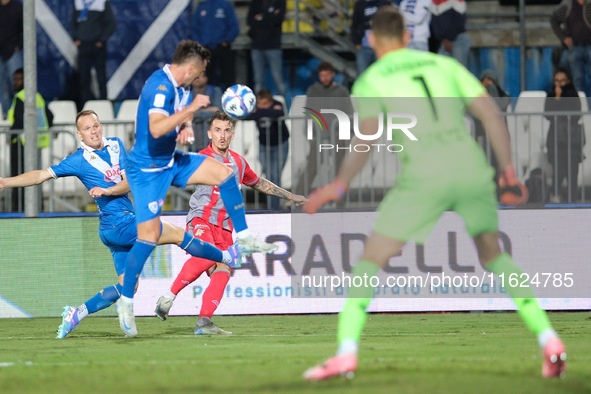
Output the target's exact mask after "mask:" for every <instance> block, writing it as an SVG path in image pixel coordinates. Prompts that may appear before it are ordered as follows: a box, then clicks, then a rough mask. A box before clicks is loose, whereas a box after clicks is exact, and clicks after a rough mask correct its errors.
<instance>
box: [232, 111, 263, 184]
mask: <svg viewBox="0 0 591 394" xmlns="http://www.w3.org/2000/svg"><path fill="white" fill-rule="evenodd" d="M234 130H235V132H236V135H235V136H234V140H232V145H231V149H232V150H233V151H236V152H237V153H239V154H240V155H241V156H243V157H244V158H245V159H246V161H247V162H248V164H249V165H250V168H252V169H253V171H254V172H256V173H257V174H259V175H261V172H262V168H261V164H260V163H259V139H258V135H259V130H258V128H257V124H256V122H255V121H254V120H239V121H238V122H236V127H235V128H234Z"/></svg>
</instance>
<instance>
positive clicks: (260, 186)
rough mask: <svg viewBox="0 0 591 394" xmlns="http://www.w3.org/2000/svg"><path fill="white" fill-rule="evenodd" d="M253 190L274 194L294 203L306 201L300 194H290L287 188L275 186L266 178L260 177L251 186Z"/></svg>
mask: <svg viewBox="0 0 591 394" xmlns="http://www.w3.org/2000/svg"><path fill="white" fill-rule="evenodd" d="M252 188H253V189H254V190H257V191H259V192H261V193H265V194H268V195H270V196H275V197H279V198H282V199H284V200H288V201H291V202H293V203H294V204H295V205H297V206H300V205H302V204H305V203H306V202H308V199H307V198H306V197H304V196H300V195H298V194H292V193H290V192H288V191H287V190H285V189H283V188H281V187H279V186H277V185H276V184H274V183H273V182H269V181H268V180H267V179H265V178H263V177H261V179H260V180H259V182H258V183H257V184H256V185H254V186H252Z"/></svg>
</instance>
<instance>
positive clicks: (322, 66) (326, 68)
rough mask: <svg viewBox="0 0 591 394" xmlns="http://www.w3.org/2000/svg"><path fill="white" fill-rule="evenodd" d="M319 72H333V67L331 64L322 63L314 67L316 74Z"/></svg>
mask: <svg viewBox="0 0 591 394" xmlns="http://www.w3.org/2000/svg"><path fill="white" fill-rule="evenodd" d="M320 71H332V72H335V69H334V66H333V65H332V63H331V62H322V63H320V64H319V65H318V67H316V72H317V73H320Z"/></svg>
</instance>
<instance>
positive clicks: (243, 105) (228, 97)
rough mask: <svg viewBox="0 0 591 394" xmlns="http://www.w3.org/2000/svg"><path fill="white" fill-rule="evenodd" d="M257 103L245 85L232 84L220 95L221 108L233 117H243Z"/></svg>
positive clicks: (252, 109) (250, 90)
mask: <svg viewBox="0 0 591 394" xmlns="http://www.w3.org/2000/svg"><path fill="white" fill-rule="evenodd" d="M256 105H257V98H256V96H255V95H254V93H253V91H252V89H251V88H249V87H248V86H246V85H232V86H230V87H229V88H228V89H226V91H225V92H224V94H223V95H222V108H223V109H224V112H225V113H227V114H228V115H230V116H231V117H233V118H238V119H240V118H244V117H245V116H247V115H248V114H250V113H251V112H252V111H254V108H255V107H256Z"/></svg>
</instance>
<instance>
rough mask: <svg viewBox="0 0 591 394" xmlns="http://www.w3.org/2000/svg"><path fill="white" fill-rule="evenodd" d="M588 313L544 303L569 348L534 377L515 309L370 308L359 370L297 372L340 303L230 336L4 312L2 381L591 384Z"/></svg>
mask: <svg viewBox="0 0 591 394" xmlns="http://www.w3.org/2000/svg"><path fill="white" fill-rule="evenodd" d="M588 316H589V314H588V313H551V314H550V318H551V320H552V321H553V323H554V325H555V328H556V330H557V331H558V332H559V333H560V335H561V336H562V338H563V340H564V342H565V344H566V346H567V350H568V369H567V377H566V379H563V380H550V381H549V380H544V379H542V378H541V375H540V372H541V363H542V358H541V354H540V351H539V348H538V345H537V341H536V339H535V338H534V337H533V335H532V334H530V333H529V332H528V331H527V330H526V328H525V327H524V326H523V324H522V322H521V320H520V319H519V317H518V316H517V314H515V313H454V314H373V315H370V316H369V319H370V320H369V321H368V324H367V326H366V330H365V333H364V336H363V337H362V341H361V351H360V360H359V365H358V369H357V374H356V377H355V379H353V380H352V381H347V380H343V379H336V380H333V381H328V382H314V383H310V382H305V381H304V380H303V379H302V377H301V376H302V372H303V371H304V370H305V369H306V368H308V367H310V366H312V365H314V364H316V363H319V362H321V361H323V360H324V359H325V358H326V357H328V356H330V355H332V354H333V353H334V351H335V348H336V344H335V342H336V341H335V332H336V322H337V316H336V315H305V316H220V317H216V318H215V319H214V322H216V323H217V324H218V325H220V327H222V328H224V329H227V330H230V331H233V332H234V335H233V336H216V337H203V336H195V335H193V327H194V325H195V322H196V318H195V317H174V316H173V317H170V318H169V319H168V320H167V321H166V322H161V321H159V320H158V319H156V318H155V317H154V318H149V317H143V318H136V321H137V326H138V330H139V337H138V338H132V339H129V338H124V337H123V334H122V333H121V332H120V329H119V323H118V320H117V319H116V318H113V317H89V318H87V319H85V320H84V321H83V322H82V323H81V324H80V326H79V327H78V328H77V329H76V330H75V331H73V332H72V333H70V335H69V336H68V337H66V338H65V339H63V340H58V339H54V337H55V331H56V330H57V326H58V325H59V324H60V322H61V320H60V319H57V318H36V319H1V320H0V391H1V392H2V393H12V392H18V393H24V392H31V393H54V392H55V393H57V392H96V393H99V392H103V393H106V392H114V393H135V392H142V393H147V392H160V393H177V392H179V393H182V392H200V391H201V392H203V391H205V392H215V393H230V392H232V393H238V392H240V393H268V392H286V393H287V392H289V393H307V392H330V393H347V392H351V393H358V392H363V393H381V392H383V393H392V392H395V393H438V394H439V393H476V392H477V393H495V394H498V393H588V392H591V367H590V365H591V356H590V354H591V341H590V340H589V337H590V334H591V320H588Z"/></svg>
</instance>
